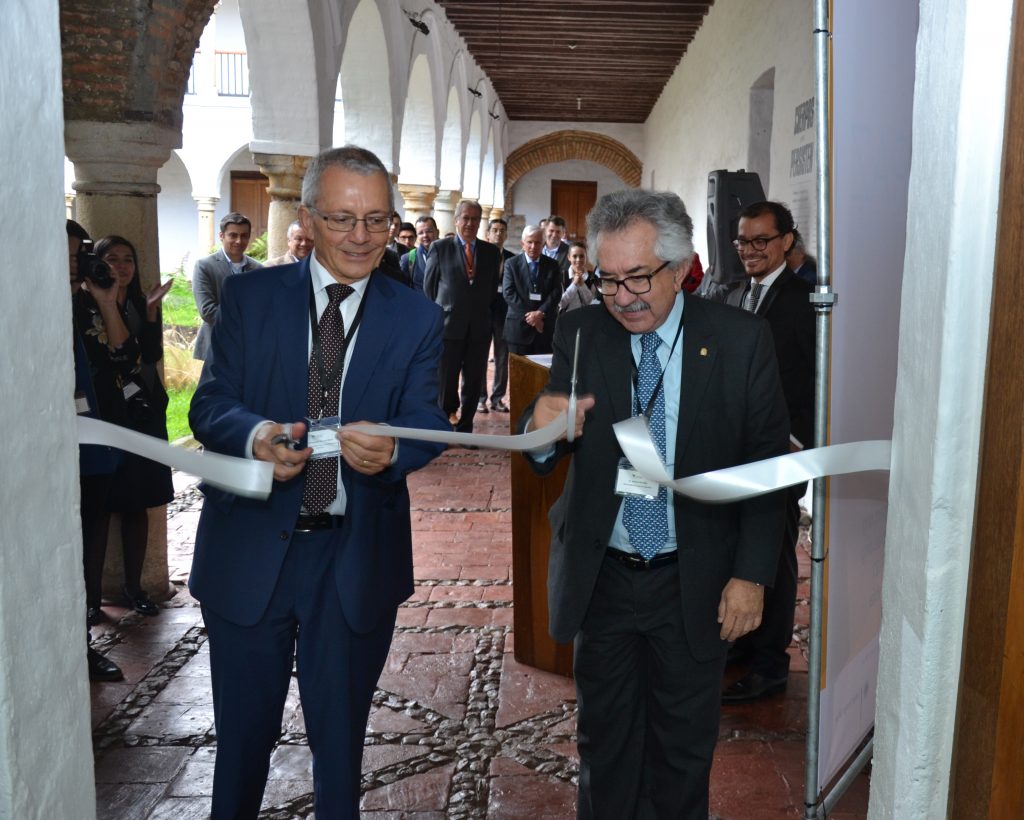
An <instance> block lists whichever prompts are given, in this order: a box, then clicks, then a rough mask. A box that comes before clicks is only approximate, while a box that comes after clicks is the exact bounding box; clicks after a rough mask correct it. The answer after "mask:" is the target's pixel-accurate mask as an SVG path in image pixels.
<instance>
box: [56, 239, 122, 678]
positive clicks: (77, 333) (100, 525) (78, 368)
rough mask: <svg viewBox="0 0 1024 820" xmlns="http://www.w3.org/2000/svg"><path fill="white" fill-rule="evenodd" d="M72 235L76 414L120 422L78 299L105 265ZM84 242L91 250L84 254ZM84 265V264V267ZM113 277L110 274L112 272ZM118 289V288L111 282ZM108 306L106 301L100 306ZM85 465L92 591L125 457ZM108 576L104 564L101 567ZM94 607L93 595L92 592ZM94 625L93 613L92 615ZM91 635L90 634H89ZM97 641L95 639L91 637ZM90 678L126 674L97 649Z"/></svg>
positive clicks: (104, 451)
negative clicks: (90, 349) (89, 345)
mask: <svg viewBox="0 0 1024 820" xmlns="http://www.w3.org/2000/svg"><path fill="white" fill-rule="evenodd" d="M67 235H68V267H69V271H70V274H71V297H72V304H73V307H74V308H75V309H74V311H73V313H74V315H75V321H74V327H73V340H74V359H75V411H76V412H77V413H79V414H80V415H86V416H89V417H91V418H100V419H105V420H107V421H111V420H114V419H117V418H119V417H120V414H121V413H122V412H123V405H124V401H123V399H122V398H121V396H120V394H119V392H118V390H117V385H116V384H115V383H114V381H113V380H112V379H110V378H107V374H111V373H113V372H114V369H113V368H112V367H106V366H105V367H102V368H99V369H97V370H94V369H93V367H92V364H91V361H90V359H89V356H88V355H87V353H86V346H85V343H84V338H83V336H82V333H81V329H80V327H79V324H78V321H77V316H78V310H77V301H78V295H79V292H80V290H81V287H82V278H83V277H82V272H87V273H89V274H90V275H96V274H97V272H98V273H99V274H100V278H101V279H102V278H103V276H102V274H103V273H104V271H103V269H102V266H99V265H96V264H95V262H96V261H97V260H96V257H95V255H94V254H91V253H90V250H91V241H90V240H89V234H87V233H86V232H85V229H84V228H83V227H82V226H81V225H79V224H78V223H77V222H73V221H72V220H70V219H69V220H68V221H67ZM83 243H87V244H86V250H85V252H84V253H83V252H82V246H83ZM80 261H81V265H80V264H79V262H80ZM107 278H109V272H107ZM111 284H112V283H111ZM101 304H102V305H106V301H105V300H104V299H102V297H101V300H100V302H98V303H96V305H97V308H98V307H99V306H100V305H101ZM107 315H108V316H109V317H110V319H111V322H110V325H111V327H112V328H114V329H115V333H116V334H118V335H119V336H120V335H122V334H123V336H124V337H125V338H127V335H128V334H127V328H124V327H123V323H121V325H122V326H119V324H118V323H119V320H118V319H117V312H116V311H111V310H110V308H109V307H108V308H107ZM96 356H97V357H99V356H102V351H99V350H98V351H97V352H96ZM78 453H79V457H78V461H79V470H78V474H79V487H80V490H81V500H80V504H79V507H80V512H81V517H82V548H83V564H84V567H85V576H86V586H87V587H88V578H89V568H90V566H91V565H92V564H93V563H94V558H93V556H94V555H95V554H96V553H97V551H99V552H100V554H101V555H102V554H103V553H104V551H105V550H106V544H107V530H108V525H109V523H110V506H109V501H110V484H111V478H112V477H113V474H114V471H115V470H116V469H117V465H118V463H119V461H120V455H119V454H118V453H117V452H116V451H114V450H111V449H110V448H109V447H99V446H95V445H81V446H80V447H79V448H78ZM100 572H101V574H102V559H101V562H100ZM86 600H87V605H88V600H89V599H88V593H87V598H86ZM96 611H97V612H99V598H98V596H97V598H96ZM86 617H87V620H88V614H87V616H86ZM87 635H88V633H87ZM88 637H89V638H91V636H88ZM88 661H89V679H90V680H104V681H114V680H121V679H122V678H123V677H124V674H123V673H122V672H121V669H120V668H119V667H118V666H117V664H116V663H114V662H113V661H111V660H109V659H108V658H106V657H104V656H103V655H101V654H100V653H99V652H97V651H96V650H95V649H93V648H92V647H91V646H90V647H89V649H88Z"/></svg>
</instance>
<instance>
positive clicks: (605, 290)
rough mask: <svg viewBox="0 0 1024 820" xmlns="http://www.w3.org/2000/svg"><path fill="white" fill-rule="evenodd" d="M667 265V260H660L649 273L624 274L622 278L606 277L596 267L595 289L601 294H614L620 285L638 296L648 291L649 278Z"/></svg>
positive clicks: (649, 285)
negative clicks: (655, 267)
mask: <svg viewBox="0 0 1024 820" xmlns="http://www.w3.org/2000/svg"><path fill="white" fill-rule="evenodd" d="M667 267H668V262H662V263H661V264H660V265H659V266H658V268H657V269H656V270H654V271H652V272H651V273H645V274H641V275H640V276H626V277H623V278H622V279H606V278H605V274H604V273H602V272H601V269H600V268H598V269H597V270H596V271H595V273H596V274H597V276H598V277H599V278H598V280H597V289H598V291H600V293H601V295H602V296H614V295H615V294H616V293H618V292H619V285H622V287H624V288H625V289H626V290H627V291H629V292H630V293H632V294H633V295H634V296H640V295H641V294H644V293H648V292H649V291H650V289H651V280H652V279H653V278H654V277H655V276H657V275H658V274H659V273H661V272H662V271H663V270H665V268H667Z"/></svg>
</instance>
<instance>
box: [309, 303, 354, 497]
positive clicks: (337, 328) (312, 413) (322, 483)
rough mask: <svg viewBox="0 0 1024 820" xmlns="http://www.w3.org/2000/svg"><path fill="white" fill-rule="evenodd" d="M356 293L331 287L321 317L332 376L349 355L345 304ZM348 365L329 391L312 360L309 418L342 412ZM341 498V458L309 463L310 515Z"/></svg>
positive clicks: (323, 347) (322, 344)
mask: <svg viewBox="0 0 1024 820" xmlns="http://www.w3.org/2000/svg"><path fill="white" fill-rule="evenodd" d="M354 292H355V291H354V290H353V289H352V288H350V287H349V286H348V285H339V284H334V285H328V286H327V298H328V300H329V301H328V303H327V307H326V308H325V309H324V312H323V313H321V314H320V321H319V322H318V323H317V327H318V328H319V332H320V351H321V354H322V356H323V363H324V373H325V374H329V373H331V372H332V371H333V370H334V367H335V365H337V363H338V357H339V356H344V355H345V320H344V319H342V318H341V310H340V308H341V303H342V302H344V301H345V300H346V299H347V298H348V297H349V296H351V295H352V294H353V293H354ZM344 371H345V365H344V360H342V365H341V369H340V370H339V371H338V378H336V379H335V380H334V382H333V383H332V384H329V385H327V386H326V389H325V388H324V387H323V386H321V384H320V368H318V367H317V364H316V357H315V355H311V356H310V357H309V393H308V394H307V400H306V412H307V415H308V416H309V417H310V418H312V419H315V418H319V417H320V416H321V410H322V411H323V415H327V416H333V415H336V414H337V412H338V402H339V401H340V400H341V377H342V376H343V375H344ZM337 497H338V456H333V457H331V458H318V459H314V460H311V461H308V462H307V463H306V486H305V488H304V489H303V491H302V506H303V507H304V508H305V510H306V512H307V513H309V514H310V515H320V513H322V512H323V511H324V510H326V509H327V507H328V506H329V505H330V504H331V502H333V501H334V499H335V498H337Z"/></svg>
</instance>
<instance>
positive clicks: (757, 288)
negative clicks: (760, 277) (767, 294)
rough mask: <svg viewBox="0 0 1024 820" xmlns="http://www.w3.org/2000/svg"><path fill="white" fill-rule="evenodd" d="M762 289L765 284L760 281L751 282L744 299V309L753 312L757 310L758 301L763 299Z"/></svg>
mask: <svg viewBox="0 0 1024 820" xmlns="http://www.w3.org/2000/svg"><path fill="white" fill-rule="evenodd" d="M762 290H764V285H762V284H761V283H760V282H754V283H752V284H751V286H750V290H748V291H747V295H746V296H745V297H744V299H743V309H744V310H749V311H750V312H751V313H756V312H757V303H758V302H760V301H761V291H762Z"/></svg>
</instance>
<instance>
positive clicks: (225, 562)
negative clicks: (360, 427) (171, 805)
mask: <svg viewBox="0 0 1024 820" xmlns="http://www.w3.org/2000/svg"><path fill="white" fill-rule="evenodd" d="M393 210H394V205H393V193H392V189H391V185H390V180H389V177H388V173H387V170H386V169H385V167H384V166H383V164H381V162H380V160H379V159H378V158H377V157H376V156H375V155H373V154H372V153H370V152H369V151H366V150H364V149H361V148H357V147H355V146H346V147H344V148H338V149H331V150H328V151H325V152H323V153H322V154H320V155H319V156H318V157H316V158H314V159H313V161H312V162H311V164H310V167H309V170H308V171H307V173H306V178H305V180H304V181H303V186H302V205H301V207H300V209H299V217H300V219H301V220H302V225H303V228H304V229H305V230H306V231H307V232H308V233H310V234H311V235H312V236H313V237H314V240H315V250H314V252H313V253H312V254H311V255H310V256H308V257H307V258H306V259H304V260H302V261H301V262H299V263H297V264H293V265H285V266H282V267H278V268H276V269H274V270H272V271H268V272H264V271H255V272H253V273H248V274H244V275H241V276H233V277H230V278H229V279H227V280H226V281H225V283H224V284H225V286H224V290H223V295H222V301H221V310H220V317H219V319H218V322H217V324H216V325H215V326H214V331H213V338H212V345H211V353H212V355H211V358H210V359H208V360H207V362H206V366H205V368H204V370H203V376H202V378H201V380H200V383H199V387H198V388H197V390H196V394H195V398H194V399H193V401H192V408H191V411H190V414H189V420H190V422H191V425H192V430H193V431H194V433H195V436H196V438H197V439H198V440H199V441H201V442H202V443H203V445H204V446H205V447H206V448H207V449H208V450H211V451H216V452H220V453H227V454H230V455H235V456H248V457H252V458H257V459H261V460H263V461H268V462H270V463H271V464H273V465H274V478H275V482H274V487H273V492H272V493H271V495H270V498H269V499H267V500H266V501H255V500H251V499H247V498H241V497H237V496H234V495H231V494H228V493H225V492H223V491H220V490H217V489H215V488H212V487H208V488H205V490H204V492H205V494H206V501H205V503H204V505H203V512H202V516H201V517H200V520H199V527H198V530H197V533H196V545H195V558H194V562H193V568H192V576H191V579H190V582H189V586H190V589H191V591H192V594H193V595H195V597H196V598H197V599H199V601H200V602H201V604H202V608H203V619H204V621H205V623H206V628H207V632H208V634H209V640H210V661H211V671H212V683H213V701H214V711H215V718H216V727H217V762H216V768H215V773H214V785H213V809H212V817H214V818H229V817H230V818H243V817H245V818H248V817H252V818H255V817H256V816H257V814H258V812H259V807H260V803H261V800H262V797H263V790H264V787H265V785H266V778H267V771H268V766H269V758H270V753H271V750H272V749H273V746H274V744H275V742H276V741H277V739H278V737H279V736H280V733H281V717H282V711H283V707H284V702H285V697H286V694H287V691H288V683H289V678H290V675H291V671H292V660H293V657H297V668H298V682H299V692H300V695H301V698H302V708H303V713H304V716H305V721H306V730H307V734H308V737H309V745H310V749H311V750H312V752H313V779H314V788H315V802H316V813H317V816H318V817H325V818H349V817H357V816H358V803H359V778H360V764H361V759H362V749H363V735H364V732H365V727H366V720H367V716H368V714H369V709H370V700H371V697H372V694H373V690H374V686H375V684H376V682H377V679H378V677H379V676H380V672H381V669H382V668H383V665H384V661H385V658H386V656H387V652H388V648H389V646H390V643H391V635H392V632H393V629H394V624H395V616H396V612H397V607H398V605H399V604H400V603H401V602H402V601H403V600H405V599H406V598H407V597H408V596H409V595H410V594H411V593H412V591H413V576H412V543H411V542H412V539H411V526H410V521H409V494H408V489H407V487H406V482H405V477H406V475H408V474H409V473H410V472H412V471H413V470H417V469H419V468H420V467H422V466H424V465H425V464H426V463H427V462H428V461H430V460H431V459H432V458H433V457H434V456H436V455H437V454H438V453H440V452H441V451H442V450H443V449H444V448H443V445H434V444H424V443H419V442H415V441H403V442H402V443H401V444H400V445H399V443H398V442H397V441H395V440H394V439H392V438H388V437H379V436H368V435H365V434H360V433H357V432H353V431H352V430H351V429H345V428H344V427H343V429H342V430H341V431H340V432H339V433H337V434H333V433H331V432H330V431H328V432H326V434H324V433H323V432H321V434H320V435H319V437H318V436H316V435H313V434H312V433H313V432H314V431H309V432H310V435H309V436H308V437H307V428H308V427H309V418H312V419H313V420H316V419H318V418H320V417H324V418H327V417H331V416H338V417H339V418H340V423H341V424H342V425H349V424H352V423H357V422H370V423H389V424H392V425H395V426H408V427H422V428H431V429H438V430H441V429H446V428H447V427H448V425H447V424H446V420H445V418H444V416H443V415H442V414H441V411H440V410H439V408H438V405H437V367H438V360H439V358H440V354H441V328H442V318H441V311H440V309H438V308H436V307H434V306H432V305H430V304H429V303H428V302H427V301H426V300H425V299H424V298H423V296H422V295H421V294H418V293H416V292H414V291H412V290H410V289H409V288H406V287H402V286H401V285H399V284H398V283H396V282H394V281H393V280H391V279H388V278H387V277H386V276H383V275H382V274H381V273H380V271H379V270H377V268H378V265H379V263H380V259H381V256H382V254H383V252H384V246H385V243H386V242H387V228H388V220H389V216H390V214H391V212H392V211H393ZM287 422H292V423H291V424H290V425H289V424H287ZM311 457H312V458H311Z"/></svg>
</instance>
